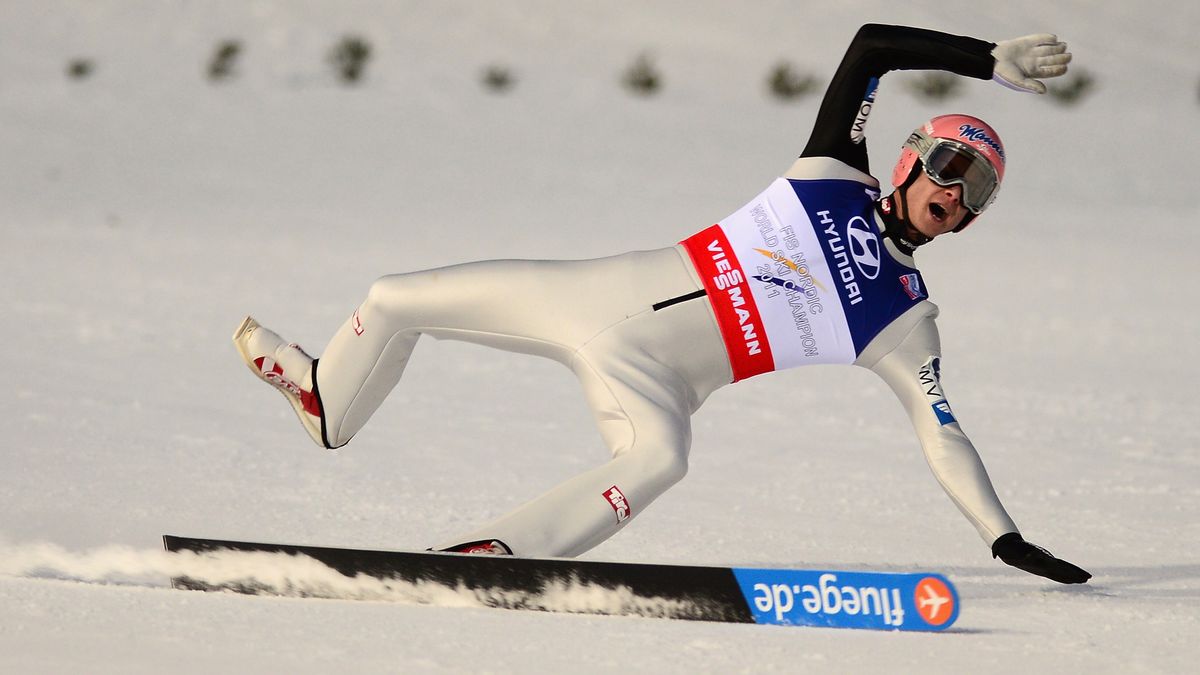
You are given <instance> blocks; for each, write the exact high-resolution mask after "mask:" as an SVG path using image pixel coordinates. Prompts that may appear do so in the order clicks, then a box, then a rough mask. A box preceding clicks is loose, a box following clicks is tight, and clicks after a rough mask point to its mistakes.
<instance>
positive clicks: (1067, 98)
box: [1046, 68, 1096, 105]
mask: <svg viewBox="0 0 1200 675" xmlns="http://www.w3.org/2000/svg"><path fill="white" fill-rule="evenodd" d="M1095 88H1096V76H1095V75H1092V73H1091V71H1089V70H1087V69H1085V68H1072V69H1071V72H1070V73H1069V74H1068V75H1067V76H1066V77H1065V78H1062V81H1061V82H1060V81H1058V80H1054V81H1052V82H1051V84H1049V85H1047V87H1046V93H1047V94H1049V95H1050V99H1051V100H1052V101H1054V102H1055V103H1057V104H1059V105H1076V104H1078V103H1080V102H1081V101H1083V99H1084V97H1085V96H1087V95H1088V94H1090V93H1092V91H1093V90H1094V89H1095Z"/></svg>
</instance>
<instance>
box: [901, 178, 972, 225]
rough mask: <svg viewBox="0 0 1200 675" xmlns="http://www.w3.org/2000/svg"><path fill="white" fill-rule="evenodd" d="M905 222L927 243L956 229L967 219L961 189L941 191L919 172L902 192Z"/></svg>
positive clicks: (960, 187) (955, 186)
mask: <svg viewBox="0 0 1200 675" xmlns="http://www.w3.org/2000/svg"><path fill="white" fill-rule="evenodd" d="M905 197H906V199H905V201H906V202H907V206H908V220H909V222H911V223H912V226H913V227H915V228H916V229H917V231H918V232H920V233H921V234H923V235H925V236H926V237H929V238H930V239H932V238H934V237H936V236H938V235H940V234H945V233H947V232H951V231H953V230H954V228H956V227H958V225H959V223H961V222H962V220H963V218H966V217H967V213H969V211H967V207H965V206H963V203H962V186H961V185H951V186H950V187H942V186H941V185H938V184H937V183H935V182H933V181H931V180H929V176H926V175H925V172H924V171H922V172H921V173H920V175H919V176H917V180H916V181H915V182H914V183H913V184H912V185H910V186H908V190H907V191H906V192H905Z"/></svg>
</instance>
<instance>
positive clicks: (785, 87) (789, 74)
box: [767, 61, 817, 101]
mask: <svg viewBox="0 0 1200 675" xmlns="http://www.w3.org/2000/svg"><path fill="white" fill-rule="evenodd" d="M767 86H768V87H769V88H770V91H771V94H772V95H773V96H775V98H778V99H780V100H784V101H790V100H792V99H794V98H800V97H802V96H805V95H807V94H810V93H812V92H813V90H815V89H816V88H817V78H816V77H814V76H812V75H811V74H809V73H797V72H795V71H793V70H792V64H790V63H787V62H786V61H784V62H780V63H779V64H778V65H776V66H775V67H774V68H773V69H771V75H770V77H768V78H767Z"/></svg>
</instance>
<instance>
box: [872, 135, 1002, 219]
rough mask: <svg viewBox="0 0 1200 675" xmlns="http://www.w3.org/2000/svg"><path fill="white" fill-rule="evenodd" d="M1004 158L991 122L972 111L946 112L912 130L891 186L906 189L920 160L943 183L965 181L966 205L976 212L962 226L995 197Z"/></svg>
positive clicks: (964, 197) (963, 198) (893, 173)
mask: <svg viewBox="0 0 1200 675" xmlns="http://www.w3.org/2000/svg"><path fill="white" fill-rule="evenodd" d="M1004 160H1005V155H1004V144H1003V143H1001V142H1000V135H999V134H997V133H996V130H995V129H993V128H992V127H991V126H989V125H988V124H987V122H984V121H983V120H981V119H979V118H978V117H972V116H971V115H941V116H939V117H935V118H933V119H931V120H929V121H928V122H926V123H925V124H923V125H921V126H920V127H918V128H916V129H914V130H913V132H912V133H911V134H909V136H908V140H906V141H905V142H904V147H903V148H902V149H901V150H900V160H899V161H897V162H896V168H895V169H894V170H893V171H892V185H893V186H895V187H896V188H901V187H904V186H907V185H908V184H909V182H910V181H912V180H914V179H915V177H916V176H915V174H914V170H915V168H916V166H917V162H918V161H919V162H920V163H921V167H922V168H923V169H924V171H925V175H927V176H928V177H929V179H930V180H932V181H933V182H935V183H937V184H938V185H941V186H944V187H945V186H950V185H961V186H962V202H963V206H966V207H967V209H968V210H969V211H970V212H971V213H970V214H969V215H968V216H967V218H966V219H965V220H964V221H963V223H962V225H960V226H959V227H958V229H959V230H961V229H962V228H964V227H966V226H967V223H969V222H970V221H971V220H972V219H973V218H974V217H975V216H977V215H979V214H980V213H983V211H984V209H986V208H987V207H988V206H990V205H991V203H992V202H993V201H994V200H995V199H996V193H997V192H999V190H1000V181H1002V180H1003V179H1004Z"/></svg>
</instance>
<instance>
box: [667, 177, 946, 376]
mask: <svg viewBox="0 0 1200 675" xmlns="http://www.w3.org/2000/svg"><path fill="white" fill-rule="evenodd" d="M875 196H876V195H875V193H874V192H872V191H870V190H869V189H868V188H867V186H865V185H863V184H862V183H859V182H856V181H852V180H842V179H836V180H833V179H831V180H789V179H785V178H779V179H777V180H776V181H775V182H774V183H772V184H771V186H770V187H768V188H767V189H766V190H765V191H764V192H763V193H762V194H760V195H758V196H757V197H755V198H754V199H753V200H751V201H750V202H749V203H748V204H746V205H745V206H743V207H742V208H741V209H738V211H736V212H735V213H733V214H732V215H730V216H729V217H728V218H726V219H724V220H722V221H721V222H720V223H718V224H716V225H713V226H712V227H710V228H708V229H705V230H703V231H701V232H698V233H696V234H695V235H693V236H691V237H688V238H687V239H685V240H684V241H683V242H681V243H682V244H683V246H684V248H685V249H686V250H687V251H688V254H689V256H690V257H691V259H692V263H693V265H695V267H696V271H697V273H698V274H699V276H700V278H701V280H702V281H703V283H704V287H705V290H706V291H707V292H708V296H709V298H710V301H711V302H712V306H713V311H714V312H715V314H716V317H717V324H718V326H719V327H720V330H721V336H722V338H723V339H724V340H725V347H726V350H727V351H728V353H729V360H730V363H731V365H732V367H733V379H734V381H735V382H736V381H738V380H743V379H746V378H748V377H752V376H754V375H758V374H761V373H766V372H771V371H774V370H782V369H784V368H793V367H796V366H801V365H808V364H816V363H853V362H854V360H855V359H856V358H858V355H859V354H860V353H861V352H862V350H863V349H864V348H865V347H866V346H867V344H868V343H869V342H870V341H871V339H873V338H874V337H875V336H876V335H878V334H879V331H881V330H883V328H884V327H886V326H887V325H888V324H889V323H891V322H892V321H893V320H895V319H896V318H897V317H898V316H900V315H901V314H903V313H904V312H905V311H907V310H908V309H910V308H911V307H912V306H913V305H915V304H917V303H918V302H920V301H921V299H922V298H924V297H925V291H924V283H923V281H922V280H921V277H920V273H919V272H918V271H917V270H915V269H912V268H910V267H907V266H905V265H902V264H901V263H899V262H898V261H896V260H895V259H893V258H892V257H891V255H889V254H888V252H887V250H886V249H885V248H884V246H883V241H882V236H881V234H880V233H879V229H878V227H877V226H876V223H875V216H874V202H875Z"/></svg>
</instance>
